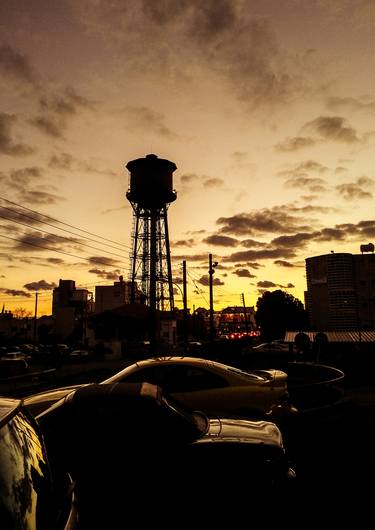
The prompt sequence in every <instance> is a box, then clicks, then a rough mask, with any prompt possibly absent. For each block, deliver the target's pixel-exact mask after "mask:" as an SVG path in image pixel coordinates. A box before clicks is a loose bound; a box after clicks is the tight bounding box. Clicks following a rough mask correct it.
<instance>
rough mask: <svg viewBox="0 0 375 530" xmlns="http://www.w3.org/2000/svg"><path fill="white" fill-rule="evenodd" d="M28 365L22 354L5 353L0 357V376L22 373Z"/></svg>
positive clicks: (27, 368)
mask: <svg viewBox="0 0 375 530" xmlns="http://www.w3.org/2000/svg"><path fill="white" fill-rule="evenodd" d="M28 370H29V365H28V362H27V361H26V358H25V356H24V355H23V354H18V353H7V354H5V355H4V356H3V357H1V359H0V378H7V377H13V376H16V375H24V374H26V373H27V372H28Z"/></svg>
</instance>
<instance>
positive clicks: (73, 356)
mask: <svg viewBox="0 0 375 530" xmlns="http://www.w3.org/2000/svg"><path fill="white" fill-rule="evenodd" d="M90 357H91V353H90V352H89V351H88V350H73V351H71V352H70V353H68V357H67V358H68V359H69V360H70V361H88V359H89V358H90Z"/></svg>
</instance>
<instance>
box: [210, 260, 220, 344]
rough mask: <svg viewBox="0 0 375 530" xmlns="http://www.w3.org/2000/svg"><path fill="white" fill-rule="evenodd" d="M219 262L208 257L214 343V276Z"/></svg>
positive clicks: (212, 338) (211, 328)
mask: <svg viewBox="0 0 375 530" xmlns="http://www.w3.org/2000/svg"><path fill="white" fill-rule="evenodd" d="M217 265H218V263H217V261H214V262H212V254H209V256H208V277H209V286H210V341H211V342H212V341H213V340H214V337H215V326H214V296H213V278H212V277H213V275H214V274H215V267H217Z"/></svg>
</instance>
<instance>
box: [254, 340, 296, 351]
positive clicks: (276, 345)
mask: <svg viewBox="0 0 375 530" xmlns="http://www.w3.org/2000/svg"><path fill="white" fill-rule="evenodd" d="M253 350H254V351H257V352H261V351H262V352H266V353H268V352H276V351H280V352H286V353H289V351H290V350H289V343H288V342H282V341H278V340H275V341H272V342H263V343H262V344H258V346H253Z"/></svg>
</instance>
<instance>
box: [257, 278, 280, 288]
mask: <svg viewBox="0 0 375 530" xmlns="http://www.w3.org/2000/svg"><path fill="white" fill-rule="evenodd" d="M257 287H263V288H264V289H269V288H270V287H278V285H277V284H276V283H274V282H270V281H269V280H263V281H260V282H258V283H257Z"/></svg>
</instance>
